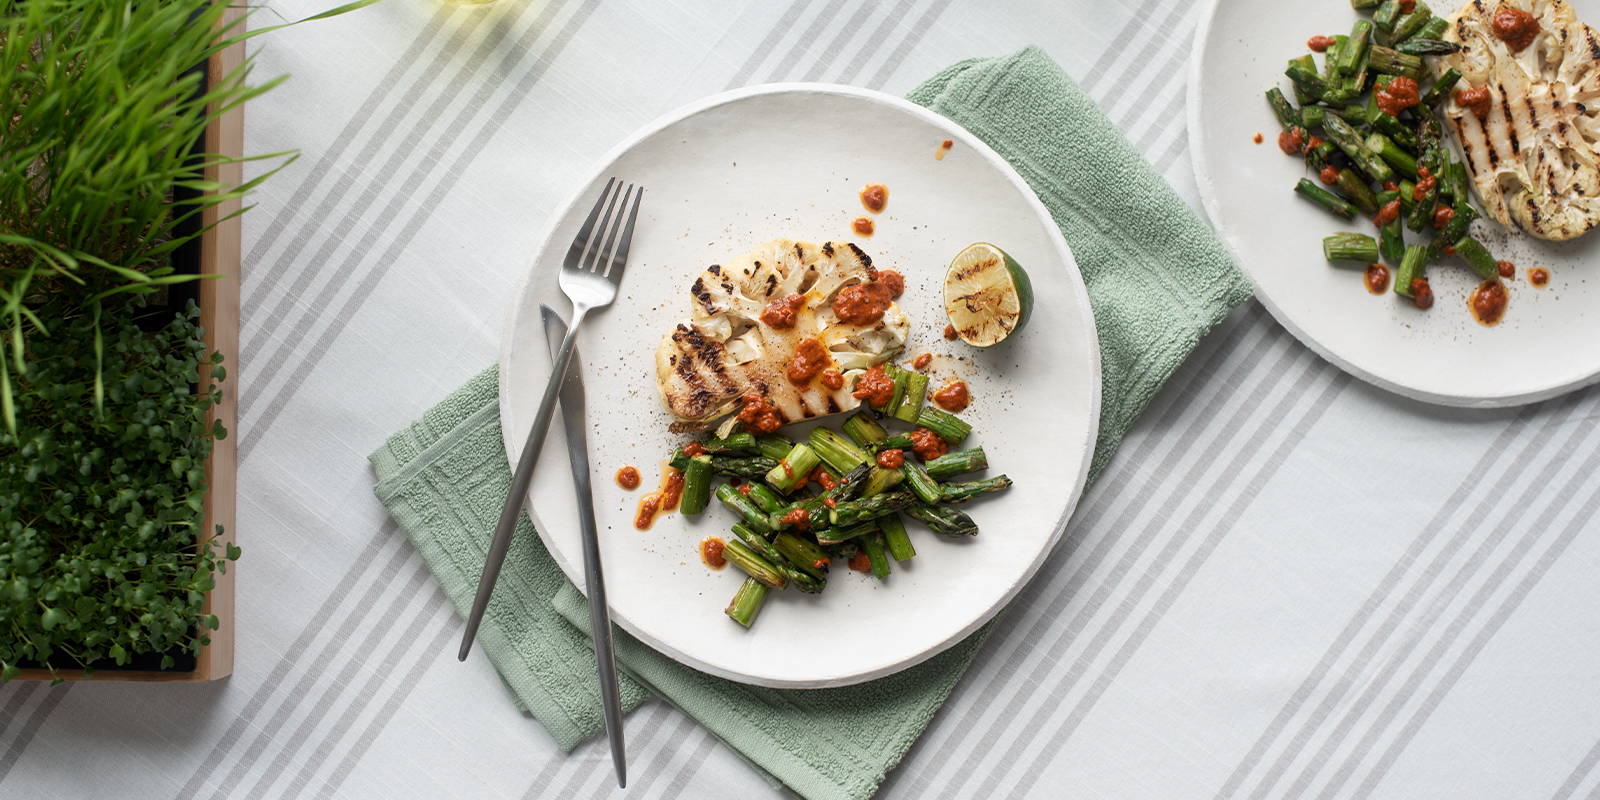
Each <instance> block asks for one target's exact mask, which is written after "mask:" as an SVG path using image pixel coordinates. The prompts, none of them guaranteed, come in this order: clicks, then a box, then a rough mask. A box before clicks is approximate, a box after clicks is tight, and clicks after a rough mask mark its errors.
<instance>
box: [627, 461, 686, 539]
mask: <svg viewBox="0 0 1600 800" xmlns="http://www.w3.org/2000/svg"><path fill="white" fill-rule="evenodd" d="M682 498H683V472H682V471H681V470H676V469H673V468H672V467H667V468H666V470H665V471H664V472H662V474H661V488H660V489H657V490H656V491H653V492H651V493H649V494H647V495H645V496H644V497H641V498H639V513H637V514H635V515H634V517H633V527H635V528H638V529H639V530H641V531H647V530H650V526H651V525H654V524H655V522H656V517H657V516H658V515H660V514H663V513H665V512H668V511H673V510H675V509H676V508H677V507H678V501H679V500H680V499H682Z"/></svg>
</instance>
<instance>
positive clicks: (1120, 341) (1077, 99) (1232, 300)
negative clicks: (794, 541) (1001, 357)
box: [371, 48, 1250, 800]
mask: <svg viewBox="0 0 1600 800" xmlns="http://www.w3.org/2000/svg"><path fill="white" fill-rule="evenodd" d="M910 98H911V99H912V100H913V101H915V102H917V103H920V104H922V105H924V106H927V107H928V108H931V109H933V110H934V111H937V112H939V113H940V114H943V115H945V116H947V117H949V118H950V119H952V120H955V121H956V122H958V123H960V124H961V125H962V126H964V127H966V128H967V129H968V130H971V131H972V132H973V133H975V134H977V135H978V136H979V137H980V138H982V139H983V140H984V141H986V142H988V143H989V145H990V146H992V147H994V148H995V150H997V151H999V153H1000V154H1001V155H1003V156H1005V157H1006V159H1007V160H1009V161H1010V162H1011V163H1012V164H1013V165H1014V166H1015V167H1016V168H1017V171H1018V172H1020V173H1021V174H1022V176H1023V177H1024V178H1026V179H1027V180H1028V182H1029V183H1030V184H1031V185H1032V186H1033V188H1034V190H1035V191H1037V192H1038V194H1039V196H1040V197H1041V198H1042V199H1043V201H1044V204H1045V206H1047V207H1048V208H1049V209H1050V211H1051V213H1052V214H1053V215H1054V217H1055V219H1056V221H1057V222H1058V223H1059V224H1060V226H1061V229H1062V232H1063V233H1064V234H1065V235H1066V238H1067V241H1068V242H1069V243H1070V244H1071V245H1072V250H1073V254H1074V255H1075V256H1076V258H1077V261H1078V268H1079V269H1080V270H1081V271H1082V272H1083V277H1084V280H1085V281H1086V282H1087V284H1088V287H1089V296H1090V300H1091V302H1092V304H1093V306H1094V312H1095V325H1096V327H1097V328H1098V330H1099V334H1100V347H1101V357H1102V365H1103V368H1104V383H1103V385H1104V390H1103V391H1104V396H1103V401H1102V410H1101V422H1100V438H1099V442H1098V444H1097V446H1096V451H1095V457H1094V462H1093V466H1092V469H1091V473H1090V475H1091V478H1092V477H1093V476H1096V475H1098V474H1099V472H1100V471H1101V470H1102V469H1104V467H1105V465H1106V462H1107V461H1108V460H1109V459H1110V457H1111V454H1112V453H1113V452H1114V451H1115V450H1116V447H1117V444H1118V443H1119V442H1120V441H1121V440H1122V435H1123V433H1124V432H1125V431H1126V430H1127V428H1128V426H1129V425H1130V424H1131V423H1132V422H1133V420H1134V418H1136V417H1137V416H1138V415H1139V413H1140V412H1141V411H1142V410H1143V409H1144V407H1145V405H1146V403H1148V402H1149V400H1150V398H1151V397H1152V396H1153V395H1154V394H1155V392H1156V390H1157V389H1159V388H1160V386H1161V384H1162V382H1163V381H1165V380H1166V378H1167V376H1168V375H1170V374H1171V373H1172V371H1173V370H1174V369H1175V368H1176V367H1177V366H1178V364H1179V363H1180V362H1182V360H1183V359H1184V357H1186V356H1187V355H1188V354H1189V352H1190V351H1191V350H1192V349H1193V348H1194V346H1195V344H1196V342H1197V341H1198V340H1199V339H1200V337H1201V336H1202V335H1203V334H1204V333H1205V332H1206V331H1207V330H1209V329H1210V328H1211V327H1212V326H1213V325H1214V324H1216V323H1217V322H1218V321H1219V320H1221V319H1222V318H1223V316H1224V315H1226V314H1227V313H1228V311H1229V309H1231V308H1232V307H1233V306H1235V305H1237V304H1238V303H1240V302H1242V301H1244V300H1245V299H1246V298H1248V297H1249V296H1250V287H1249V284H1248V283H1247V282H1246V281H1245V279H1244V278H1243V277H1242V276H1241V275H1240V274H1239V272H1238V271H1237V270H1236V269H1235V268H1234V267H1233V265H1232V263H1231V261H1230V260H1229V258H1228V255H1227V253H1226V251H1225V250H1224V249H1223V247H1222V245H1221V244H1220V243H1219V242H1218V241H1217V240H1216V238H1215V236H1214V235H1213V234H1212V233H1211V231H1210V230H1209V229H1208V228H1207V227H1206V226H1205V225H1204V224H1203V223H1201V222H1200V221H1199V220H1198V219H1197V218H1196V217H1195V215H1194V213H1193V212H1192V211H1191V210H1190V209H1189V208H1188V207H1187V206H1185V205H1184V203H1183V202H1182V201H1181V200H1180V199H1179V198H1178V197H1177V196H1176V195H1174V194H1173V192H1172V190H1171V189H1170V188H1169V187H1168V186H1167V185H1166V184H1164V183H1163V182H1162V181H1161V179H1160V178H1159V177H1158V176H1157V175H1156V174H1155V173H1154V172H1153V171H1152V170H1151V169H1150V168H1149V166H1148V165H1146V164H1145V163H1144V161H1143V160H1142V159H1140V157H1139V155H1138V154H1137V153H1136V152H1135V151H1134V150H1133V149H1132V148H1131V147H1130V146H1129V145H1128V144H1127V142H1125V141H1124V140H1123V139H1122V137H1121V135H1120V134H1118V133H1117V131H1116V130H1115V129H1114V128H1113V127H1112V126H1111V124H1110V123H1109V122H1108V121H1107V120H1106V119H1105V117H1104V116H1103V115H1102V114H1101V113H1100V111H1099V109H1097V108H1096V107H1095V105H1094V103H1093V102H1092V101H1091V100H1090V99H1089V98H1088V97H1087V96H1086V95H1085V94H1084V93H1083V92H1082V91H1081V90H1080V89H1079V88H1078V87H1077V86H1076V85H1075V84H1074V83H1073V82H1072V80H1071V79H1069V78H1068V77H1067V76H1066V75H1065V74H1064V73H1063V72H1062V71H1061V69H1060V68H1059V67H1058V66H1056V64H1055V63H1054V62H1052V61H1051V60H1050V59H1049V57H1048V56H1046V55H1044V54H1043V53H1042V52H1040V51H1039V50H1037V49H1034V48H1028V49H1025V50H1022V51H1020V52H1018V53H1016V54H1014V55H1011V56H1008V57H1005V58H995V59H975V60H971V61H963V62H961V63H959V64H956V65H955V66H952V67H950V68H949V69H946V70H945V71H943V72H941V73H939V74H938V75H936V76H935V77H934V78H933V79H931V80H929V81H928V82H927V83H925V84H923V85H922V86H920V87H918V88H917V89H916V90H915V91H913V92H912V93H911V95H910ZM496 392H497V386H496V372H495V371H494V370H493V369H491V370H488V371H485V372H484V373H482V374H480V375H479V376H478V377H476V378H474V379H473V380H472V381H471V382H469V383H468V384H467V385H466V386H464V387H462V388H461V389H459V390H458V391H456V392H455V393H454V394H452V395H450V397H448V398H446V399H445V400H444V401H443V402H441V403H440V404H439V405H437V406H435V407H434V408H433V409H431V410H429V411H428V412H427V413H426V414H425V415H424V416H423V417H422V419H421V420H418V421H417V422H416V423H414V424H412V425H411V426H409V427H408V428H406V429H405V430H403V431H401V432H399V433H397V434H395V435H394V436H393V437H392V438H391V439H389V441H388V442H387V443H385V444H384V446H383V447H382V448H380V449H379V450H378V451H377V452H376V453H374V454H373V455H372V457H371V458H372V462H373V465H374V469H375V471H376V473H377V478H378V482H377V486H376V489H375V492H376V494H377V496H378V498H379V500H381V501H382V502H383V503H384V505H385V506H387V507H388V508H389V510H390V513H391V514H392V515H393V517H394V519H395V521H396V522H397V523H398V524H399V525H400V527H401V528H403V529H404V530H405V531H406V533H407V535H408V536H410V538H411V540H412V542H413V543H415V545H416V546H417V549H418V550H419V551H420V552H421V553H422V556H423V558H424V559H425V560H426V561H427V563H428V566H429V568H430V569H432V570H433V572H434V574H435V575H436V576H437V577H438V579H439V582H440V584H441V585H442V586H443V587H444V590H445V593H446V594H447V595H448V596H449V597H450V599H451V601H452V602H453V603H454V604H455V606H456V608H457V610H458V611H461V612H462V613H465V612H466V610H467V608H468V607H469V606H470V604H471V601H472V597H473V593H474V591H475V589H476V585H477V577H478V572H479V570H480V569H481V568H482V565H483V556H484V550H485V548H486V547H487V543H488V538H489V533H490V531H491V530H492V529H493V528H494V523H495V520H496V518H497V517H498V515H499V508H500V504H501V502H502V500H503V498H504V497H505V492H506V487H507V485H508V483H509V481H510V473H509V469H508V467H507V461H506V455H505V451H504V448H503V447H502V445H501V436H500V421H499V416H498V413H497V408H498V406H497V403H496ZM587 630H588V615H587V610H586V606H585V602H584V600H583V598H582V597H581V596H580V595H579V594H578V592H577V590H576V589H574V588H573V586H572V584H570V583H569V582H567V580H566V579H565V577H564V576H563V575H562V574H561V571H560V569H559V568H557V567H556V565H555V563H554V561H553V560H552V559H551V558H550V556H549V554H548V553H547V552H546V551H545V549H544V546H543V545H542V544H541V543H540V541H539V538H538V535H537V534H536V533H535V532H534V530H533V528H532V526H531V524H529V522H528V520H527V518H526V517H524V518H523V520H522V522H521V524H520V526H519V527H518V530H517V537H516V541H515V542H514V543H513V544H512V546H511V551H510V553H509V555H508V556H507V559H506V565H505V568H504V573H503V574H502V575H501V578H500V582H499V585H498V586H497V588H496V591H495V595H494V599H493V600H492V601H491V602H490V604H489V609H488V612H487V614H486V617H485V620H484V623H483V627H482V629H481V630H480V631H479V634H478V647H479V648H481V649H482V651H483V652H484V653H485V654H486V655H487V656H488V657H489V659H490V661H491V662H493V664H494V666H495V668H496V669H497V670H499V672H500V675H501V677H502V678H503V679H504V680H505V682H506V684H507V686H508V687H509V688H510V689H511V691H512V693H513V695H514V696H515V698H516V701H517V703H518V704H519V705H520V706H521V707H523V708H524V709H526V710H528V711H529V712H531V713H532V714H533V716H534V717H535V718H537V719H538V720H539V721H540V722H541V723H542V724H543V725H544V726H545V727H546V728H548V729H549V730H550V732H551V734H552V735H554V736H555V739H556V741H557V742H558V743H559V744H560V745H561V746H562V747H563V748H571V747H573V746H574V745H576V744H577V743H578V742H580V741H582V740H583V739H585V738H587V737H589V736H592V735H595V734H596V733H598V732H600V730H601V729H602V721H601V714H600V701H599V696H598V693H597V690H596V687H595V679H594V661H593V651H592V649H591V647H590V645H589V642H588V638H587ZM988 631H989V628H988V627H985V628H984V629H982V630H980V631H979V632H977V633H975V634H973V635H972V636H971V637H969V638H968V639H967V640H966V641H963V642H961V643H960V644H957V645H956V646H954V647H952V648H950V649H949V650H947V651H945V652H944V653H941V654H940V655H938V656H935V657H934V658H932V659H930V660H928V661H926V662H924V663H922V664H920V665H918V666H916V667H912V668H911V669H908V670H905V671H904V672H901V673H898V674H896V675H892V676H889V677H886V678H882V679H879V680H876V681H872V682H870V683H865V684H861V685H858V686H851V687H845V688H839V689H819V690H775V689H761V688H756V687H751V686H745V685H741V684H738V683H733V682H730V681H726V680H721V679H719V678H714V677H711V676H709V675H705V674H703V673H700V672H696V671H694V670H692V669H689V668H688V667H685V666H683V665H681V664H678V663H676V662H674V661H672V660H671V659H669V658H667V657H665V656H663V655H661V654H660V653H658V652H656V651H654V650H652V649H650V648H649V647H647V646H645V645H643V644H641V643H640V642H638V641H637V640H636V639H634V638H633V637H631V636H629V635H627V634H626V633H623V632H621V631H618V632H617V636H616V647H617V660H618V662H619V663H620V665H621V666H622V668H623V670H624V671H625V672H626V676H625V677H624V679H623V686H622V693H623V698H624V701H625V705H626V707H627V708H632V707H634V706H636V705H638V704H639V703H640V702H642V701H643V700H644V699H645V698H646V697H647V696H649V694H651V693H654V694H656V695H659V696H660V697H662V698H664V699H666V700H667V701H668V702H671V703H672V704H674V705H675V706H677V707H679V708H681V709H683V710H684V711H685V712H686V713H688V714H689V715H690V716H692V717H694V718H695V719H696V720H697V721H698V722H700V723H701V724H702V725H704V726H706V728H707V729H708V730H710V731H711V732H712V733H714V734H715V735H717V736H718V737H720V738H721V739H722V740H723V741H724V742H726V743H727V744H728V745H729V746H730V747H732V748H733V749H734V750H736V751H737V752H739V753H740V754H741V755H742V756H744V757H745V758H746V759H747V760H748V761H749V762H751V763H752V764H754V765H756V766H757V767H759V768H760V769H762V770H764V771H765V772H766V773H767V774H768V776H769V777H770V778H773V779H776V780H777V781H780V782H782V783H783V784H785V785H787V786H789V787H790V788H792V789H793V790H795V791H796V792H798V793H799V794H800V795H802V796H804V797H807V798H810V799H811V800H855V799H859V798H866V797H869V796H871V795H872V793H873V792H874V791H875V790H876V789H877V786H878V784H879V782H881V781H882V780H883V777H884V775H885V774H886V773H887V772H888V771H889V770H890V769H892V768H893V767H894V766H895V765H896V764H897V763H899V761H900V759H901V757H902V756H904V755H905V752H906V750H907V749H908V748H910V746H911V744H912V742H914V741H915V740H916V738H917V737H918V736H920V735H921V734H922V731H923V730H924V729H925V728H926V727H927V725H928V722H929V721H930V720H931V719H932V717H933V714H934V713H935V712H936V711H937V710H938V708H939V706H940V705H942V704H943V702H944V700H945V698H946V697H948V696H949V693H950V690H951V689H952V688H953V687H954V685H955V683H956V681H957V680H959V679H960V677H961V675H962V673H964V672H965V671H966V669H967V667H968V665H970V664H971V662H972V658H973V656H974V655H975V654H976V653H977V651H978V648H979V647H980V646H982V643H983V641H984V639H985V638H986V637H987V635H988Z"/></svg>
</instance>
